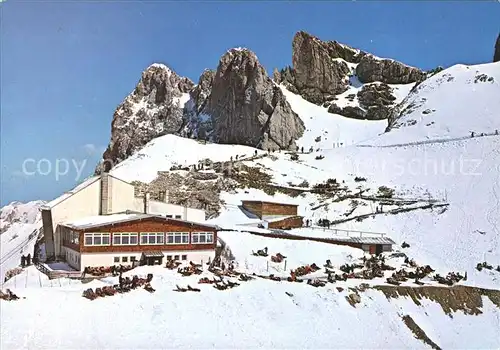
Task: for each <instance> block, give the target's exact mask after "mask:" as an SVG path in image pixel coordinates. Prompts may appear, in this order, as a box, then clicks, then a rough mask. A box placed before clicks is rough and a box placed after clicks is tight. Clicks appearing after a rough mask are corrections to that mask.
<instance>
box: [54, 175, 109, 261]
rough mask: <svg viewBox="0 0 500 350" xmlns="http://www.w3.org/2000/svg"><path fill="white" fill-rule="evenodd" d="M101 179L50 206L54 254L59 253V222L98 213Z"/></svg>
mask: <svg viewBox="0 0 500 350" xmlns="http://www.w3.org/2000/svg"><path fill="white" fill-rule="evenodd" d="M100 192H101V180H100V179H98V180H96V181H95V182H93V183H91V184H90V185H88V186H87V187H85V188H84V189H82V190H80V191H79V192H76V193H75V194H73V195H71V196H70V197H68V198H66V199H65V200H63V201H62V202H61V203H59V204H57V205H56V206H55V207H53V208H52V210H51V211H52V227H53V229H54V246H55V253H56V255H59V254H61V243H62V242H61V236H60V235H59V234H58V233H59V230H58V229H57V227H58V225H59V223H62V222H66V221H70V220H76V219H80V218H84V217H87V216H95V215H99V212H100V208H101V201H100V198H101V195H100Z"/></svg>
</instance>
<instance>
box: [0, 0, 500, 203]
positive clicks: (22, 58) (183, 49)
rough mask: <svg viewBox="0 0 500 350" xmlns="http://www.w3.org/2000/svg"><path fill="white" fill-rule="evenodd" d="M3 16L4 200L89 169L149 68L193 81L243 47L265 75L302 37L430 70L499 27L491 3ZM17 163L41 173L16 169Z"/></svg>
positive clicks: (485, 53) (118, 8)
mask: <svg viewBox="0 0 500 350" xmlns="http://www.w3.org/2000/svg"><path fill="white" fill-rule="evenodd" d="M0 11H1V13H0V14H1V18H0V23H1V38H0V39H1V40H0V41H1V45H2V46H1V51H0V52H1V101H0V104H1V131H0V136H1V154H0V155H1V183H0V196H1V198H0V201H1V205H4V204H6V203H8V202H10V201H13V200H21V201H27V200H32V199H46V200H50V199H52V198H54V197H56V196H58V195H59V194H60V193H61V192H63V191H66V190H68V189H70V188H71V187H72V186H73V185H75V184H76V183H77V182H80V181H81V180H83V178H84V177H86V176H88V175H89V174H91V173H92V172H93V170H94V167H95V165H96V163H97V161H98V160H99V158H100V156H101V155H102V151H103V149H104V148H105V146H106V145H107V144H108V142H109V137H110V128H111V120H112V116H113V112H114V109H115V108H116V106H117V105H118V104H119V103H120V102H121V100H122V99H123V98H124V97H125V96H126V95H127V94H128V93H130V92H131V91H132V90H133V89H134V87H135V84H136V83H137V81H138V80H139V78H140V75H141V72H142V71H143V70H144V68H146V67H147V66H148V65H149V64H151V63H153V62H162V63H165V64H167V65H168V66H170V67H171V68H172V69H174V70H175V71H176V72H177V73H178V74H180V75H184V76H187V77H189V78H191V79H192V80H194V81H195V82H196V81H197V80H198V77H199V74H200V73H201V72H202V70H203V69H204V68H216V66H217V62H218V60H219V58H220V56H221V55H222V54H223V53H224V52H225V51H226V50H227V49H229V48H231V47H237V46H244V47H248V48H250V49H252V50H253V51H255V52H256V54H257V56H258V57H259V59H260V61H261V63H262V64H263V65H264V66H265V67H266V68H267V69H268V71H272V69H273V68H274V67H279V68H281V67H283V66H285V65H289V64H291V42H292V38H293V35H294V34H295V32H296V31H298V30H305V31H307V32H309V33H311V34H314V35H316V36H318V37H320V38H321V39H324V40H337V41H340V42H343V43H346V44H349V45H351V46H354V47H358V48H361V49H363V50H366V51H369V52H372V53H374V54H377V55H379V56H382V57H390V58H394V59H397V60H400V61H403V62H405V63H407V64H410V65H414V66H417V67H420V68H422V69H431V68H434V67H436V66H438V65H443V66H450V65H452V64H455V63H467V64H474V63H483V62H489V61H491V59H492V57H493V48H494V43H495V40H496V37H497V35H498V32H499V30H500V21H499V18H500V3H498V2H495V1H491V2H478V1H469V2H466V1H457V2H451V1H439V2H438V1H428V2H422V1H420V2H419V1H401V2H395V1H384V2H382V1H380V2H375V1H348V2H333V1H332V2H312V1H304V2H281V1H273V2H228V1H222V2H210V1H200V2H191V1H188V2H183V3H181V2H178V1H177V2H176V1H173V2H164V3H161V2H140V1H134V2H132V1H130V2H127V1H116V2H112V1H108V2H97V1H95V2H92V1H81V2H77V1H72V2H71V1H65V2H56V1H54V2H43V1H31V2H22V1H15V0H6V1H5V2H3V3H1V4H0ZM25 160H28V161H27V162H26V163H25V165H26V170H27V171H28V172H33V171H34V170H35V168H36V164H37V162H40V163H39V164H40V173H37V174H34V175H28V174H26V173H23V162H25ZM31 160H32V161H31ZM58 160H60V161H59V163H57V161H58ZM65 160H66V161H67V162H68V163H67V165H68V171H67V174H65V175H62V174H61V173H64V172H65V167H66V163H65ZM49 164H50V167H49ZM57 164H58V165H57ZM56 166H59V174H61V175H57V172H56ZM77 169H78V170H77ZM44 174H45V175H44ZM78 175H79V176H78Z"/></svg>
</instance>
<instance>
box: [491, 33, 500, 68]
mask: <svg viewBox="0 0 500 350" xmlns="http://www.w3.org/2000/svg"><path fill="white" fill-rule="evenodd" d="M498 61H500V34H498V38H497V43H496V44H495V54H494V55H493V62H498Z"/></svg>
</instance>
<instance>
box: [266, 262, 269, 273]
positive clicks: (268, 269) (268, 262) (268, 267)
mask: <svg viewBox="0 0 500 350" xmlns="http://www.w3.org/2000/svg"><path fill="white" fill-rule="evenodd" d="M266 264H267V272H269V261H266Z"/></svg>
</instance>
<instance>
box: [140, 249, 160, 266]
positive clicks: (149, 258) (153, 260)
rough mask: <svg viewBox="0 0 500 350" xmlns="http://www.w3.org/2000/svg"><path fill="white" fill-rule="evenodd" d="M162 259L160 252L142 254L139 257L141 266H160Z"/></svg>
mask: <svg viewBox="0 0 500 350" xmlns="http://www.w3.org/2000/svg"><path fill="white" fill-rule="evenodd" d="M163 257H164V255H163V253H162V252H160V251H151V252H144V253H142V256H141V265H148V266H152V265H162V264H163Z"/></svg>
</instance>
